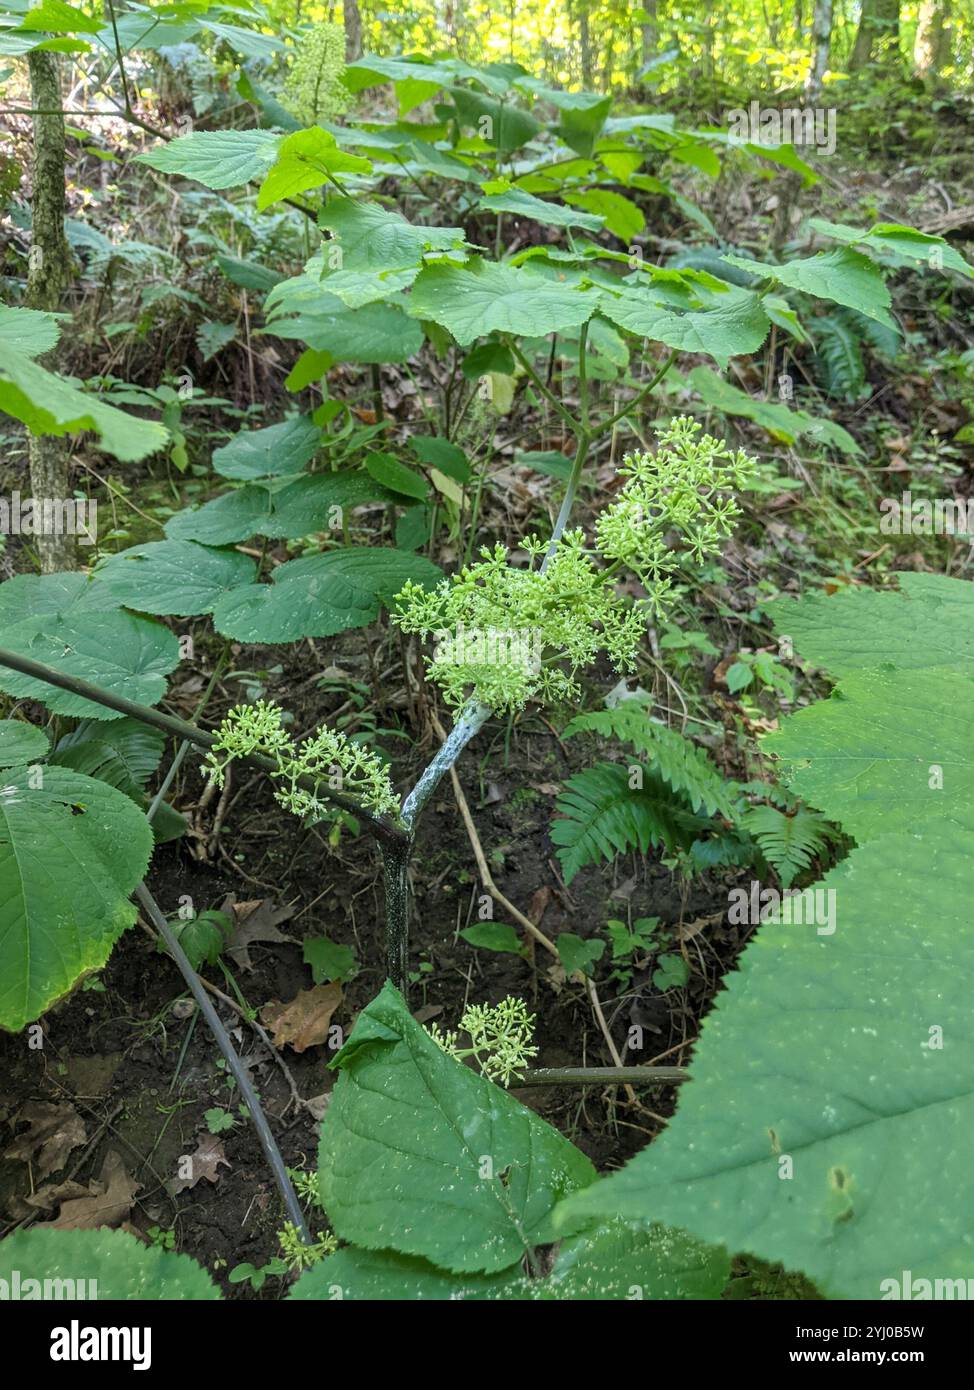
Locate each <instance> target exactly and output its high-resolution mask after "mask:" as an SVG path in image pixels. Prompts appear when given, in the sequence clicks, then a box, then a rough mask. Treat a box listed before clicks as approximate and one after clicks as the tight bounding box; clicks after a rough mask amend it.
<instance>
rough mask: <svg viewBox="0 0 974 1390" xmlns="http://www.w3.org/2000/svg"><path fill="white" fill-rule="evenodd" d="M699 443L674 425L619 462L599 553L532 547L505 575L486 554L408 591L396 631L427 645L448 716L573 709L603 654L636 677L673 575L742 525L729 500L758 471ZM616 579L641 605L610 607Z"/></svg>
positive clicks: (534, 542)
mask: <svg viewBox="0 0 974 1390" xmlns="http://www.w3.org/2000/svg"><path fill="white" fill-rule="evenodd" d="M699 434H700V425H699V424H697V422H696V420H692V419H688V418H686V419H677V420H673V421H671V422H670V424H669V425H668V426H667V427H666V428H665V429H663V430H662V431H660V433H659V450H658V452H657V453H656V454H631V455H627V456H626V458H625V460H624V461H623V464H622V467H621V468H620V470H619V472H620V475H621V476H622V477H624V478H625V479H626V482H625V483H624V485H623V487H622V489H621V490H620V491H619V492H618V493H617V495H616V497H615V500H614V501H613V502H612V503H610V505H609V506H608V507H607V508H606V509H605V510H604V511H603V512H601V513H600V514H599V516H598V517H597V519H596V522H595V538H596V546H595V549H588V548H587V547H586V542H585V536H584V533H583V532H582V531H581V530H574V531H566V532H565V533H564V535H562V536H561V537H560V538H559V539H558V540H557V541H556V542H555V544H554V546H547V545H546V544H545V543H544V542H543V541H540V540H539V539H538V538H537V537H536V536H528V537H526V538H525V539H524V540H522V542H521V547H522V549H523V550H524V551H525V552H526V553H527V557H528V563H527V566H526V567H523V568H522V567H518V566H515V565H512V564H511V562H510V559H509V557H508V552H507V550H506V549H505V547H504V546H502V545H495V546H493V547H487V546H485V547H484V548H483V549H482V550H481V552H480V555H481V559H480V560H479V562H477V563H476V564H472V565H465V566H464V567H463V569H462V570H460V572H459V574H455V575H453V576H452V577H451V578H449V579H445V580H443V581H442V583H440V584H439V585H437V587H436V588H435V589H433V590H432V591H427V590H425V589H423V588H421V587H420V586H419V585H418V584H414V583H411V582H410V583H408V584H406V585H405V587H404V588H403V589H402V590H401V592H400V593H399V594H398V595H397V597H396V604H395V611H394V613H393V621H395V622H396V623H398V624H399V626H400V627H401V628H402V630H403V631H404V632H417V633H419V634H420V635H421V636H422V637H423V638H424V639H425V638H429V637H432V639H433V642H434V645H433V649H432V652H431V653H430V655H428V656H427V658H426V674H427V676H428V677H429V679H430V680H432V681H434V682H435V684H436V685H438V686H439V687H440V689H441V690H442V692H443V697H444V699H445V700H446V703H447V704H448V705H450V706H451V707H453V708H454V709H457V708H459V707H461V706H462V705H463V704H464V702H465V701H466V700H468V699H471V698H472V699H475V700H478V701H479V702H480V703H481V704H484V705H487V706H489V708H490V709H492V710H505V709H506V710H517V709H521V708H523V706H524V705H525V704H526V702H527V701H528V700H531V699H537V700H540V701H542V702H548V701H553V700H575V699H577V698H578V697H579V695H580V694H581V690H580V687H579V684H578V680H577V673H578V672H579V670H580V669H581V668H582V667H583V666H590V665H591V664H592V663H593V662H594V661H595V660H596V659H597V658H598V656H599V655H600V653H602V652H605V653H606V654H607V655H608V656H609V658H610V659H611V661H612V664H613V665H614V666H615V668H616V670H617V671H619V672H627V671H630V670H632V669H633V666H634V662H635V655H636V651H637V649H638V647H639V643H640V641H641V639H642V636H643V634H644V632H645V630H646V625H647V622H649V621H650V620H655V619H658V618H659V617H661V616H662V615H663V614H665V612H666V610H667V608H668V607H669V605H670V604H671V603H672V602H673V599H674V597H675V594H674V591H673V575H674V574H675V573H676V572H677V571H678V570H679V568H680V566H681V565H682V564H684V563H685V562H686V561H690V562H691V563H696V564H699V563H700V562H701V561H702V560H704V559H705V558H706V557H707V556H708V555H713V554H715V553H717V551H718V550H719V549H720V543H721V541H722V540H724V539H725V538H726V537H727V536H729V535H730V534H731V531H732V530H733V526H734V521H735V520H736V518H737V517H738V516H739V515H740V508H739V507H738V505H737V502H736V501H735V499H734V496H733V492H732V489H734V488H738V487H741V486H743V485H744V484H746V482H747V481H748V479H749V478H750V477H751V476H752V473H753V470H754V460H753V459H750V458H748V456H747V455H746V454H744V453H740V452H739V453H736V454H732V453H731V452H730V450H729V449H728V448H727V446H726V445H725V444H724V443H722V442H721V441H720V440H716V439H712V438H711V437H710V435H704V436H703V437H702V438H698V435H699ZM605 560H608V561H610V563H609V564H608V565H605V564H603V561H605ZM542 561H544V566H545V567H544V568H542ZM623 568H626V569H628V570H629V571H630V572H631V573H632V574H634V575H635V576H636V577H637V578H638V579H639V581H640V583H641V584H642V586H643V588H644V589H645V591H646V597H645V599H642V600H638V601H637V602H636V603H630V602H628V601H627V600H625V599H623V598H621V597H620V596H619V595H617V593H616V591H615V583H616V576H617V572H618V571H619V570H620V569H623Z"/></svg>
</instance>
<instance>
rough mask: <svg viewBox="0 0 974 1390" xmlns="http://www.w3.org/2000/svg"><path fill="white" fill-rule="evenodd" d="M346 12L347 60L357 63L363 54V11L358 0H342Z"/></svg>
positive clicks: (347, 61)
mask: <svg viewBox="0 0 974 1390" xmlns="http://www.w3.org/2000/svg"><path fill="white" fill-rule="evenodd" d="M342 5H343V7H344V12H345V61H346V63H357V62H358V60H359V58H361V56H362V13H361V11H360V10H359V7H358V0H342Z"/></svg>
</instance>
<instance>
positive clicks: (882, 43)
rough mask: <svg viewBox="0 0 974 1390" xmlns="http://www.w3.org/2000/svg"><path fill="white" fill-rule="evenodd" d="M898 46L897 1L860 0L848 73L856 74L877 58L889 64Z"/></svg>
mask: <svg viewBox="0 0 974 1390" xmlns="http://www.w3.org/2000/svg"><path fill="white" fill-rule="evenodd" d="M899 45H900V0H862V10H861V12H860V15H859V29H858V31H857V32H856V42H855V44H854V45H853V49H852V56H851V57H850V59H849V71H850V72H859V71H861V69H862V68H864V67H866V65H867V64H869V63H871V62H873V61H874V60H877V59H879V60H882V61H883V62H884V64H885V65H887V66H891V65H893V64H894V63H895V62H896V61H897V60H898V58H899ZM891 60H892V61H891Z"/></svg>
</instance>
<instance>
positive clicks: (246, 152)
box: [136, 130, 284, 188]
mask: <svg viewBox="0 0 974 1390" xmlns="http://www.w3.org/2000/svg"><path fill="white" fill-rule="evenodd" d="M283 139H284V137H283V136H282V135H277V134H274V133H273V132H271V131H269V130H194V131H193V133H192V134H191V135H181V136H179V138H178V139H177V140H170V141H169V143H168V145H160V146H159V147H158V149H154V150H148V151H147V152H146V153H145V154H139V155H136V159H137V160H138V161H139V163H141V164H148V165H150V167H151V168H153V169H160V170H161V171H162V172H163V173H164V174H182V175H183V176H184V177H185V178H188V179H195V180H196V182H197V183H201V184H203V185H204V186H205V187H206V188H234V187H235V186H236V185H237V184H241V183H249V182H250V180H251V179H262V178H263V177H264V176H265V174H266V173H267V171H268V170H269V169H270V167H271V165H272V164H273V163H274V161H275V159H276V158H277V150H278V146H279V145H280V144H281V142H282V140H283Z"/></svg>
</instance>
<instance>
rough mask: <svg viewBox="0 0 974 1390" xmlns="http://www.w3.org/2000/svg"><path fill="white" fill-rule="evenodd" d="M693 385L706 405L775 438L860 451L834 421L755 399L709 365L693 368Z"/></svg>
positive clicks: (855, 451)
mask: <svg viewBox="0 0 974 1390" xmlns="http://www.w3.org/2000/svg"><path fill="white" fill-rule="evenodd" d="M688 380H689V382H690V385H691V386H692V387H693V388H694V390H695V391H696V392H697V394H698V395H699V396H700V397H701V399H702V400H703V401H705V402H706V404H707V405H712V406H714V407H716V409H717V410H720V411H722V412H723V413H724V414H725V415H739V416H743V417H744V419H746V420H753V421H754V422H755V424H757V425H760V426H761V428H762V429H766V430H767V431H768V433H769V434H770V435H772V436H773V438H775V439H781V440H783V441H784V442H785V443H786V444H793V443H794V442H795V440H796V439H801V438H802V437H804V436H811V437H812V438H813V439H817V440H820V441H821V442H822V443H823V444H831V445H832V446H833V447H834V448H836V449H840V450H841V451H842V453H844V454H853V455H854V454H861V453H862V450H861V449H860V447H859V445H858V444H857V443H856V441H855V440H854V439H853V437H852V435H851V434H850V433H849V432H848V430H845V429H843V428H842V426H841V425H838V424H836V423H835V421H834V420H822V419H816V418H815V416H813V415H809V414H808V413H807V412H806V411H804V410H792V409H791V407H790V406H787V405H782V403H781V402H780V401H762V400H756V399H755V397H754V396H749V395H748V393H747V392H746V391H742V390H740V388H739V387H737V386H733V385H732V384H731V383H730V382H729V381H725V380H724V378H723V377H721V376H718V375H717V373H716V372H714V371H711V369H710V368H709V367H694V369H693V371H692V372H691V373H690V375H689V378H688Z"/></svg>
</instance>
